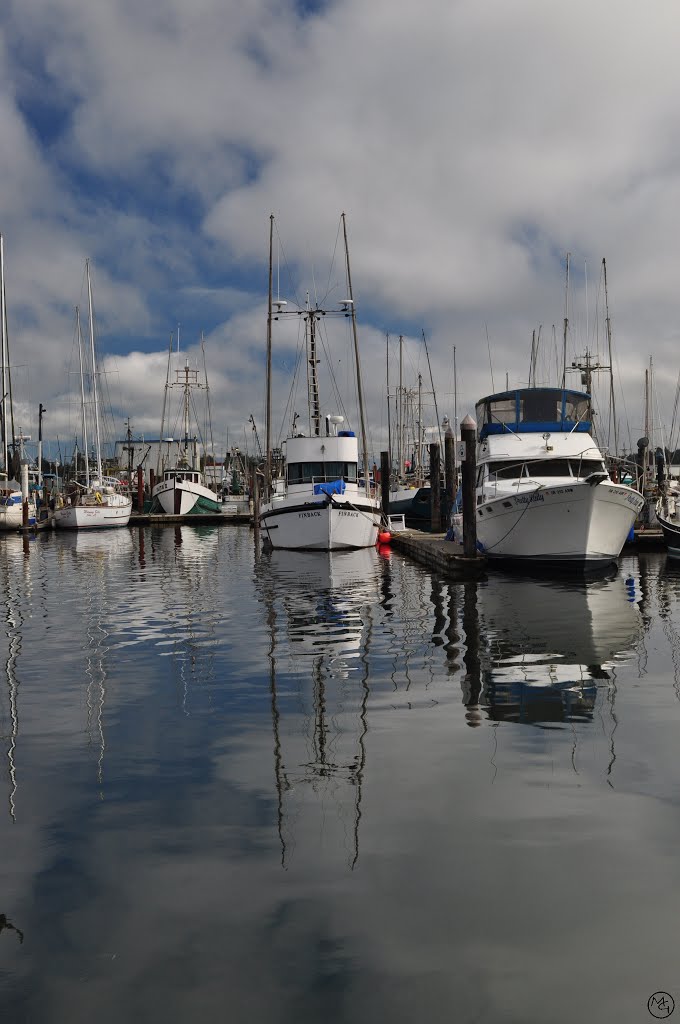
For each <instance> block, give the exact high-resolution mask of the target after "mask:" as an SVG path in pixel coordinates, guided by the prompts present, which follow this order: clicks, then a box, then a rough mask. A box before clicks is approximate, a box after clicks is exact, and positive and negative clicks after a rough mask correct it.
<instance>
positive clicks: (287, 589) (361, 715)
mask: <svg viewBox="0 0 680 1024" xmlns="http://www.w3.org/2000/svg"><path fill="white" fill-rule="evenodd" d="M256 580H257V585H258V590H259V593H260V595H261V598H262V601H263V602H264V604H265V607H266V612H267V614H266V622H267V628H268V631H269V651H268V654H269V672H270V677H269V682H270V694H271V718H272V734H273V742H274V745H273V765H274V778H275V786H276V794H277V829H278V836H279V842H280V846H281V864H282V866H283V867H286V866H287V863H288V860H289V858H290V856H291V854H292V851H293V850H294V849H295V845H296V842H297V841H298V839H299V837H300V836H301V835H302V834H303V833H304V832H305V830H308V829H309V827H310V821H311V819H316V820H317V821H318V820H319V817H320V831H321V834H322V836H323V841H324V846H325V847H326V848H330V847H331V845H333V844H331V843H330V842H328V841H327V837H326V835H325V833H327V832H331V831H332V832H333V833H335V832H337V831H339V833H340V837H339V844H338V845H339V848H341V849H344V850H345V856H346V859H347V862H348V864H349V866H350V868H354V866H355V865H356V863H357V861H358V859H359V823H360V821H361V791H362V784H363V778H364V772H365V768H366V760H367V748H366V735H367V731H368V700H369V696H370V685H369V658H370V644H371V633H372V629H373V620H372V607H373V606H374V605H375V603H376V602H377V601H378V600H379V598H380V585H381V581H380V579H379V560H378V555H377V554H376V552H375V551H373V550H372V549H371V550H360V551H348V552H313V553H306V552H288V551H282V550H276V551H268V552H263V553H262V554H260V555H259V556H258V558H257V560H256ZM331 806H332V807H333V810H334V812H335V813H334V815H330V814H329V813H328V812H329V808H330V807H331ZM348 840H349V842H348Z"/></svg>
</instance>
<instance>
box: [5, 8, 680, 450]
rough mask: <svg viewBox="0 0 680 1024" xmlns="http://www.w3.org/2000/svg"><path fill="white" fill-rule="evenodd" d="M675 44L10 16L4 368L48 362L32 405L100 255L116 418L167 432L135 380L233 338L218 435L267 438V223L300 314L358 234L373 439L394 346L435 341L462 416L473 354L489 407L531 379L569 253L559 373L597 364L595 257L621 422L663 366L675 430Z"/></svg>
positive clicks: (594, 27)
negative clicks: (249, 428) (341, 230)
mask: <svg viewBox="0 0 680 1024" xmlns="http://www.w3.org/2000/svg"><path fill="white" fill-rule="evenodd" d="M679 22H680V13H678V11H677V7H676V5H675V4H673V3H672V2H670V0H662V2H659V3H657V4H656V5H655V6H654V8H653V10H651V11H650V10H646V9H644V10H643V9H642V8H640V7H639V6H636V5H634V4H632V3H630V2H625V3H620V2H614V0H605V2H603V3H601V4H599V5H596V7H595V8H593V6H592V5H591V4H588V3H586V2H585V0H577V2H575V3H572V4H570V5H569V6H568V7H556V6H555V5H549V6H546V5H545V4H543V3H539V2H538V0H524V2H521V3H516V4H513V5H510V6H509V5H508V4H506V3H505V2H500V0H497V2H494V3H487V4H485V5H484V6H483V7H480V6H479V5H475V4H472V3H468V2H462V0H461V2H457V3H453V4H452V3H450V2H446V3H445V2H444V0H427V2H426V3H425V4H421V5H418V6H417V7H412V6H408V5H406V6H405V7H403V6H402V7H396V8H395V6H394V5H393V4H388V3H386V2H384V0H383V2H377V3H371V4H370V5H367V4H365V3H360V2H358V0H347V2H342V3H336V4H334V5H330V6H328V7H327V8H321V9H320V10H319V11H318V12H317V13H316V14H314V15H313V16H307V17H306V18H304V17H300V16H299V15H298V14H297V13H296V12H295V10H294V8H293V6H292V5H289V6H287V5H286V4H270V3H267V2H265V0H254V2H252V3H249V4H247V5H243V4H235V3H230V4H227V5H225V4H224V3H223V2H218V0H203V2H201V3H195V4H193V5H191V8H187V7H186V5H185V4H183V3H180V2H179V0H173V2H171V3H163V4H160V3H148V4H146V5H144V9H143V10H142V11H140V10H139V9H138V6H137V5H133V4H131V3H128V2H125V0H109V2H107V3H105V4H95V5H92V4H87V3H85V2H84V0H49V2H48V0H22V2H21V3H15V4H14V5H13V7H12V12H11V16H10V17H9V18H8V19H7V21H6V24H5V35H4V48H3V50H2V51H1V54H2V56H1V60H2V71H1V74H2V80H3V83H4V85H5V89H4V90H3V100H2V101H1V102H0V132H1V133H2V139H3V146H2V150H1V153H2V155H1V156H0V161H2V172H3V175H2V176H3V190H2V194H0V227H1V228H2V230H3V231H4V232H5V234H6V237H7V243H8V246H7V247H8V291H9V301H10V316H12V315H14V317H15V324H16V326H15V329H14V335H15V339H16V341H15V346H16V347H17V348H18V347H19V346H21V347H23V348H24V349H25V353H26V358H28V359H30V360H31V361H34V360H35V359H36V358H38V356H37V352H38V351H39V350H40V351H44V356H42V357H41V358H45V359H47V361H48V363H49V365H50V380H51V381H52V382H53V383H52V384H51V386H50V387H48V388H46V391H47V392H48V393H46V395H45V396H44V400H45V401H46V404H48V403H50V402H51V404H52V405H54V402H53V401H52V398H53V395H56V394H57V393H58V390H59V389H61V390H63V389H64V387H65V384H64V382H63V380H62V381H59V382H58V381H57V377H58V368H59V365H60V363H61V364H63V363H64V361H65V360H66V359H67V349H68V345H69V340H70V337H71V332H72V327H71V323H72V320H71V317H72V305H73V304H74V302H75V301H78V294H77V293H78V289H79V287H80V282H81V280H82V266H83V262H84V259H85V257H86V256H90V257H91V258H92V259H93V261H94V266H95V267H96V276H97V294H96V304H97V311H98V317H99V322H100V334H101V340H102V343H103V345H104V347H105V348H106V347H107V346H108V347H113V348H115V350H116V352H117V360H118V366H119V372H120V373H121V375H122V378H125V379H127V377H128V376H129V377H130V378H134V386H130V387H129V388H127V389H125V391H124V394H125V395H126V397H127V400H128V401H129V403H130V407H129V408H128V409H126V410H125V414H126V415H127V414H128V413H129V414H130V415H131V416H132V418H133V420H138V421H139V422H140V423H141V422H147V420H149V419H151V420H153V419H155V417H156V415H157V413H156V410H157V408H158V406H159V397H158V396H159V387H162V383H161V385H160V386H159V383H158V381H156V380H152V377H153V374H152V373H148V374H142V375H137V372H136V371H137V370H138V369H139V365H138V363H139V359H140V358H141V357H142V356H143V354H144V352H149V350H153V351H155V352H156V353H162V352H163V349H164V346H165V344H166V339H167V336H168V334H169V332H170V331H172V330H174V328H175V326H176V324H177V322H178V321H179V322H182V323H183V324H186V328H187V332H188V335H187V340H189V334H190V333H191V332H193V333H194V335H195V337H193V338H192V339H191V341H192V343H195V342H196V341H197V338H198V333H199V331H200V329H203V330H205V332H206V335H207V336H208V337H210V338H213V339H220V348H219V352H218V353H217V354H216V357H215V369H214V370H213V369H212V366H209V372H210V373H211V376H212V375H213V374H214V380H215V383H214V385H213V387H214V393H215V398H216V401H215V407H216V409H217V410H218V417H219V421H220V422H219V424H218V430H219V431H221V433H222V434H224V435H226V431H227V428H229V429H230V430H231V431H232V432H234V431H236V430H240V429H241V427H242V425H243V423H244V422H247V417H248V415H249V414H250V412H251V411H253V409H254V407H257V415H258V416H259V417H261V410H262V407H263V387H264V385H263V381H262V380H261V371H262V364H263V356H264V340H265V322H264V316H263V304H264V299H265V293H266V260H267V251H268V230H269V222H268V218H269V213H270V212H271V211H274V212H275V213H276V215H277V224H278V227H279V230H280V231H281V237H282V239H283V242H284V246H285V254H286V257H287V259H288V260H289V262H290V263H291V265H292V266H293V267H294V268H295V271H296V283H297V286H298V289H299V291H300V292H301V294H302V295H304V291H305V289H306V288H312V287H313V283H312V277H311V269H310V268H311V267H314V268H315V271H314V275H315V280H316V281H317V283H318V281H319V280H320V279H321V278H322V276H323V274H324V273H325V272H326V271H325V269H323V270H322V269H320V268H326V267H327V266H328V265H329V262H330V259H331V255H332V253H333V248H334V246H335V242H336V231H337V218H338V215H339V213H340V211H341V210H346V211H347V214H348V227H349V235H350V245H351V255H352V270H353V280H354V287H355V295H356V298H357V307H358V310H359V316H360V325H361V329H362V341H363V344H364V351H365V355H364V360H365V365H366V367H367V368H368V370H367V371H365V376H366V378H367V390H368V398H369V403H370V406H369V407H370V413H369V419H370V420H371V422H372V423H373V425H374V427H375V429H376V432H378V433H379V424H380V422H381V421H382V420H384V412H383V411H381V407H382V404H384V399H383V395H384V390H385V385H384V379H383V376H382V374H383V371H382V365H383V362H384V361H383V357H382V355H381V354H380V352H381V342H380V340H379V339H380V338H381V336H382V332H383V331H384V330H385V329H389V330H390V332H391V333H392V334H395V335H396V334H398V333H399V332H400V331H403V332H405V333H410V334H416V335H417V334H418V332H419V330H420V327H421V326H422V327H424V328H425V330H426V332H427V335H428V343H429V345H430V352H431V358H432V363H433V372H434V376H435V379H436V380H437V381H438V382H440V381H442V380H446V381H447V385H446V386H447V390H448V391H451V388H452V385H451V383H450V381H451V352H452V348H453V345H456V348H457V356H458V369H459V383H460V382H461V381H464V385H465V386H464V390H461V394H463V395H464V398H463V400H462V402H461V406H462V407H465V408H467V409H469V408H470V407H471V405H472V404H473V402H474V400H475V399H476V398H477V397H480V396H481V394H482V393H483V392H485V391H487V390H488V389H489V387H490V372H489V354H488V351H487V344H486V332H487V330H488V332H489V338H490V348H491V356H492V359H493V362H494V379H495V385H496V386H497V387H498V386H504V383H505V374H506V372H507V373H508V378H509V380H510V382H511V383H515V382H518V381H521V380H522V379H525V378H526V373H527V367H528V361H529V350H530V339H531V331H532V329H534V328H536V327H537V326H538V325H539V324H543V331H544V334H543V336H544V338H545V337H546V335H547V336H549V335H550V332H551V330H552V325H553V324H555V325H556V332H557V334H558V335H559V333H560V332H561V324H562V318H563V316H564V268H563V261H564V257H565V254H566V253H567V252H570V253H571V254H572V261H573V264H572V266H573V287H572V294H571V298H570V305H571V314H570V320H571V321H572V324H573V325H574V331H573V335H572V341H571V342H570V357H571V356H572V355H573V354H576V353H577V352H578V351H580V350H581V349H582V348H583V346H584V345H585V344H586V343H587V344H590V345H592V344H593V343H594V323H595V295H596V292H597V279H598V276H599V270H600V260H601V258H602V256H603V255H604V256H606V257H607V260H608V266H609V271H610V276H609V283H610V312H611V316H612V324H613V329H614V340H615V347H616V352H617V361H618V365H619V368H620V378H621V381H622V383H623V385H624V386H625V388H626V390H627V403H626V405H627V407H628V408H629V415H630V416H631V417H632V418H633V419H634V420H636V421H637V422H638V423H640V422H641V419H642V414H641V411H640V406H641V394H642V379H643V372H644V368H645V365H646V364H647V361H648V358H649V355H653V356H654V358H655V364H656V368H657V374H656V381H657V389H658V395H659V406H660V410H661V412H660V415H661V418H662V419H666V420H669V419H670V408H671V406H672V398H673V388H674V385H675V378H676V366H675V363H676V355H675V343H676V341H677V334H678V331H677V328H676V320H677V314H676V309H675V305H676V286H675V271H674V266H675V250H676V239H677V230H676V228H677V224H676V221H677V217H676V215H675V211H676V210H677V208H678V203H677V196H678V188H679V175H678V167H679V160H680V146H679V144H678V137H677V129H676V117H675V99H674V98H675V96H676V94H677V91H678V87H680V71H679V70H678V67H677V60H676V56H675V52H674V39H675V38H676V36H677V30H678V27H679ZM586 261H587V265H588V289H589V309H588V320H589V332H588V334H586V330H585V319H586V304H585V282H584V265H585V262H586ZM337 267H338V278H339V281H340V282H342V273H341V262H340V263H338V264H337ZM303 268H307V269H306V270H304V271H303ZM9 285H11V287H9ZM339 287H340V285H339ZM343 287H344V286H343ZM203 298H204V299H205V302H203V301H202V299H203ZM598 306H599V311H600V323H601V324H602V323H603V314H602V300H601V297H600V299H599V300H598ZM249 318H252V319H249ZM577 321H580V326H578V327H577ZM36 325H37V327H36ZM50 328H52V330H50ZM602 331H603V328H602V327H600V337H601V336H602ZM50 335H52V337H51V341H50V343H49V344H48V341H47V339H48V338H50ZM227 339H228V341H227ZM58 349H59V350H60V351H61V356H60V357H58V356H57V350H58ZM572 349H573V351H572ZM127 351H129V352H131V353H135V354H134V355H130V356H126V355H125V353H126V352H127ZM212 358H213V353H212V352H211V359H212ZM377 360H379V362H377ZM378 367H380V369H378ZM499 382H500V383H499ZM279 383H280V385H283V381H281V382H279ZM276 390H277V393H278V392H279V391H281V392H283V387H280V388H277V389H276ZM440 404H441V405H444V404H445V402H444V401H443V400H442V401H441V402H440ZM449 405H450V402H449ZM448 411H449V412H450V411H451V410H450V408H449V410H448Z"/></svg>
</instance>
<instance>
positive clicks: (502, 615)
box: [465, 576, 643, 724]
mask: <svg viewBox="0 0 680 1024" xmlns="http://www.w3.org/2000/svg"><path fill="white" fill-rule="evenodd" d="M473 600H474V594H473V593H472V592H470V594H469V595H466V604H467V601H470V602H472V601H473ZM636 600H637V599H636V593H635V584H634V583H633V582H632V581H631V580H630V579H624V578H623V577H619V576H617V577H615V578H613V579H600V580H588V581H586V580H573V581H561V582H548V581H538V580H535V579H521V578H504V579H501V580H499V579H495V580H494V582H493V583H489V584H487V585H485V586H481V587H480V588H479V590H478V603H479V623H478V625H477V624H475V621H474V616H473V615H472V613H471V612H468V613H467V616H468V618H469V620H470V623H471V626H472V628H477V629H478V633H479V637H480V638H481V637H483V640H481V639H479V640H478V641H477V644H473V645H472V646H478V649H479V653H480V658H481V661H482V665H481V667H480V694H481V696H480V702H481V704H483V705H484V707H485V710H486V713H487V715H488V717H489V718H491V719H494V720H506V721H515V722H530V723H534V724H541V723H542V724H545V723H550V722H568V721H576V720H580V721H586V720H591V719H592V715H593V711H594V708H595V704H596V698H597V693H598V686H599V685H601V683H602V681H603V680H604V681H612V680H615V677H616V662H617V661H619V660H620V659H621V658H624V657H627V656H631V655H633V654H634V653H635V651H636V650H637V646H638V643H639V641H640V638H641V635H642V630H643V621H642V617H641V614H640V610H639V608H638V605H637V603H636ZM471 626H470V625H469V626H468V627H467V628H466V630H465V632H466V637H467V636H469V635H470V632H469V631H470V628H471ZM468 646H470V644H468ZM482 689H483V693H482V692H481V691H482ZM466 703H468V701H467V700H466Z"/></svg>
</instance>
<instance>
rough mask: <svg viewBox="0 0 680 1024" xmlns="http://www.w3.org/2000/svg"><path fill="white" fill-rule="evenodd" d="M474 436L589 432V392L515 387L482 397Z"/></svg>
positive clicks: (480, 437) (477, 408) (478, 406)
mask: <svg viewBox="0 0 680 1024" xmlns="http://www.w3.org/2000/svg"><path fill="white" fill-rule="evenodd" d="M475 411H476V414H477V436H478V438H479V440H480V441H482V440H484V438H485V437H488V436H489V435H490V434H504V433H508V432H511V433H513V434H525V433H536V434H543V433H546V432H549V433H558V432H564V433H582V434H589V433H590V428H591V422H590V395H587V394H585V393H584V392H583V391H568V390H567V389H565V388H518V389H517V390H515V391H503V392H501V393H500V394H498V395H490V396H488V397H487V398H482V400H481V401H480V402H478V403H477V405H476V406H475Z"/></svg>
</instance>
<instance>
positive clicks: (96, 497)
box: [94, 491, 102, 505]
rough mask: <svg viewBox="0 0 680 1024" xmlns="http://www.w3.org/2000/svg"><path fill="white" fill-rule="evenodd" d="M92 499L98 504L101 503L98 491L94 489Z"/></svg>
mask: <svg viewBox="0 0 680 1024" xmlns="http://www.w3.org/2000/svg"><path fill="white" fill-rule="evenodd" d="M94 500H95V501H96V502H97V504H98V505H101V503H102V496H101V494H100V493H99V491H95V495H94Z"/></svg>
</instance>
